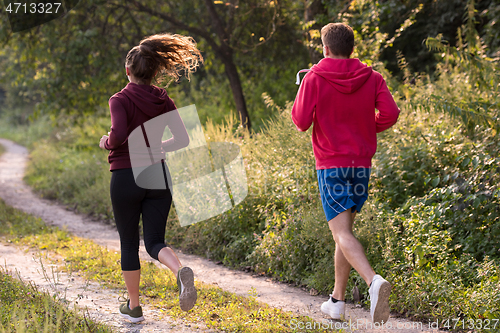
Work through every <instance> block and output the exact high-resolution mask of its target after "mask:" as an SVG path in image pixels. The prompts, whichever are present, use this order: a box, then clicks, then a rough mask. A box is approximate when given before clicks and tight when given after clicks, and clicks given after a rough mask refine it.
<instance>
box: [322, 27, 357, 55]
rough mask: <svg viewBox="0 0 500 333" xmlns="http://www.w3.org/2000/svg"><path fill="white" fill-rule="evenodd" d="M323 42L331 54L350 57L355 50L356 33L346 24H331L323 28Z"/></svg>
mask: <svg viewBox="0 0 500 333" xmlns="http://www.w3.org/2000/svg"><path fill="white" fill-rule="evenodd" d="M321 40H322V42H323V45H325V46H328V48H329V49H330V52H332V53H333V54H334V55H337V56H345V57H349V56H350V55H351V53H352V51H353V49H354V32H353V31H352V28H351V27H350V26H348V25H347V24H344V23H329V24H327V25H325V26H324V27H323V28H321Z"/></svg>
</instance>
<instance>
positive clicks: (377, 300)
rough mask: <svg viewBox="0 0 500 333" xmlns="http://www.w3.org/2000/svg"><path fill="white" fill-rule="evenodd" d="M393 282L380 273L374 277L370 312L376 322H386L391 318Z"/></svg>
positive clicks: (371, 287)
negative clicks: (390, 299)
mask: <svg viewBox="0 0 500 333" xmlns="http://www.w3.org/2000/svg"><path fill="white" fill-rule="evenodd" d="M391 288H392V286H391V284H390V283H389V282H387V280H385V279H384V278H383V277H381V276H380V275H378V274H377V275H375V276H374V277H373V280H372V283H371V286H370V289H369V290H368V293H369V294H370V303H371V304H370V314H371V315H372V321H373V322H374V323H382V322H384V323H386V322H387V320H389V312H390V309H389V295H390V294H391Z"/></svg>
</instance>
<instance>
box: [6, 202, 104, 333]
mask: <svg viewBox="0 0 500 333" xmlns="http://www.w3.org/2000/svg"><path fill="white" fill-rule="evenodd" d="M0 227H1V228H0V230H1V233H0V235H1V236H2V237H5V238H7V239H9V240H16V239H21V238H24V237H31V236H34V235H38V236H43V235H49V234H52V232H53V231H54V229H53V228H49V227H47V226H46V225H45V223H44V222H43V221H42V220H41V219H40V218H35V217H33V216H31V215H29V214H25V213H22V212H20V211H19V210H17V209H14V208H12V207H10V206H7V205H6V204H5V203H4V201H3V200H0ZM60 240H62V239H60ZM0 307H1V309H2V311H1V312H0V331H1V332H12V333H14V332H16V333H21V332H23V333H24V332H33V333H39V332H111V329H109V328H106V327H105V326H104V325H101V324H97V323H95V322H93V321H92V320H91V319H90V318H88V317H87V315H86V314H85V313H80V312H77V311H72V310H68V309H67V306H66V305H65V304H63V303H62V302H60V301H59V300H58V299H57V298H55V297H53V296H51V295H49V294H48V293H45V292H40V291H39V290H37V288H36V286H34V285H31V284H29V285H26V284H23V283H22V282H20V281H19V280H16V279H14V278H12V277H11V276H10V275H8V274H7V273H6V272H5V271H4V270H3V269H2V270H0Z"/></svg>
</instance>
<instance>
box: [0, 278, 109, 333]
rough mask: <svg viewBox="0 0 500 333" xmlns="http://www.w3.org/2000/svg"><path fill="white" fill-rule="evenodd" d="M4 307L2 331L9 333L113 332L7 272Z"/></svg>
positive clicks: (0, 293) (1, 282)
mask: <svg viewBox="0 0 500 333" xmlns="http://www.w3.org/2000/svg"><path fill="white" fill-rule="evenodd" d="M0 305H1V308H2V311H1V313H0V331H2V332H6V333H10V332H12V333H14V332H15V333H28V332H33V333H40V332H103V333H104V332H112V330H111V329H110V328H107V327H105V326H104V325H102V324H98V323H95V322H94V321H92V320H91V319H90V318H88V317H87V315H86V314H79V313H77V312H76V311H71V310H68V309H67V308H66V306H65V305H64V304H62V303H59V302H58V301H57V300H55V299H54V298H53V297H51V296H50V295H48V294H46V293H42V292H40V291H39V290H37V288H36V287H35V286H33V285H25V284H23V283H22V282H21V281H19V280H16V279H14V278H13V277H11V276H10V275H8V274H6V273H5V272H4V271H3V270H2V271H0Z"/></svg>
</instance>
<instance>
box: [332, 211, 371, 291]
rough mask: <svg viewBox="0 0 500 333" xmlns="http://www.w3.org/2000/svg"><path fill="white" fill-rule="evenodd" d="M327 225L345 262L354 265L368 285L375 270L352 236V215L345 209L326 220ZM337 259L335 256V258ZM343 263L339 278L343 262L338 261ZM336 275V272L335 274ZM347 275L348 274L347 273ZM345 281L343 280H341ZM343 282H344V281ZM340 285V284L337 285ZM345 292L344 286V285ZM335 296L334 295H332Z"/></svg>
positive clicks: (361, 247)
mask: <svg viewBox="0 0 500 333" xmlns="http://www.w3.org/2000/svg"><path fill="white" fill-rule="evenodd" d="M328 226H329V227H330V230H331V232H332V235H333V239H334V240H335V244H336V246H337V247H340V250H341V251H342V254H343V256H344V258H345V259H346V260H347V262H348V263H349V264H350V265H351V266H352V267H354V269H355V270H356V271H357V272H358V273H359V275H361V277H362V278H363V279H364V280H365V282H366V284H368V285H370V283H371V282H372V279H373V277H374V276H375V272H374V271H373V269H372V267H371V266H370V263H369V262H368V259H366V256H365V252H364V250H363V246H362V245H361V243H360V242H359V241H358V240H357V239H356V237H354V234H353V233H352V216H351V212H350V211H349V210H346V211H344V212H342V213H340V214H339V215H337V216H336V217H334V218H333V219H331V220H330V221H328ZM335 259H337V256H336V258H335ZM342 264H344V266H343V268H342V272H341V274H344V275H343V276H341V279H342V278H344V279H345V270H344V269H345V268H346V266H345V262H342V260H341V261H340V265H342ZM335 275H337V274H335ZM347 276H348V275H347ZM341 281H345V280H341ZM344 283H345V282H344ZM339 287H341V286H339ZM344 292H345V287H344ZM334 297H335V296H334Z"/></svg>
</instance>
